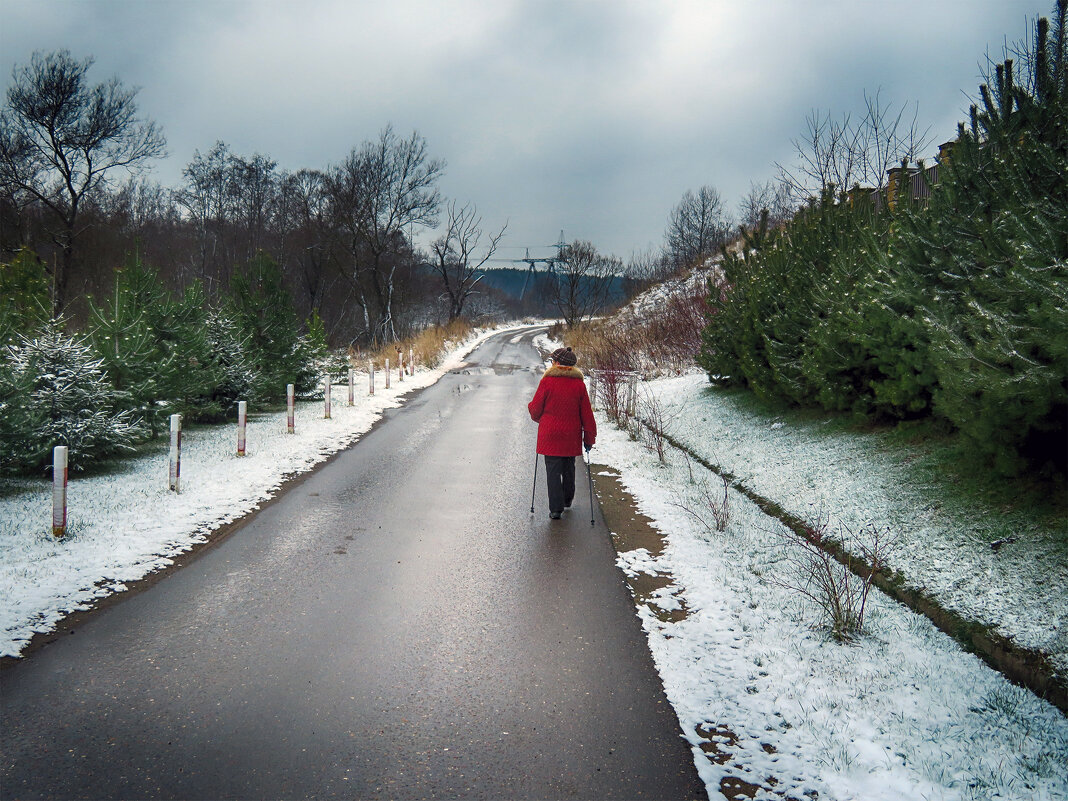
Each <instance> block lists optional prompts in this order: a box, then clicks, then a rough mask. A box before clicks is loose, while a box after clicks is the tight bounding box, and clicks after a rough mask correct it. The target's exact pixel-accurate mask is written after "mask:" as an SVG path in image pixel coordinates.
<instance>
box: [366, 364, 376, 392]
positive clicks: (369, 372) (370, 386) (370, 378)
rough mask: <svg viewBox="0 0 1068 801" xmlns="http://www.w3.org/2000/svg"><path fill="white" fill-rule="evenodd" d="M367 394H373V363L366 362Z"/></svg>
mask: <svg viewBox="0 0 1068 801" xmlns="http://www.w3.org/2000/svg"><path fill="white" fill-rule="evenodd" d="M367 394H368V395H374V394H375V363H374V362H367Z"/></svg>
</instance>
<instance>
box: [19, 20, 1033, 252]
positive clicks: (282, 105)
mask: <svg viewBox="0 0 1068 801" xmlns="http://www.w3.org/2000/svg"><path fill="white" fill-rule="evenodd" d="M1052 7H1053V3H1052V0H1050V2H1041V1H1040V0H1036V1H1035V2H1020V1H1019V0H900V1H896V0H877V1H876V0H703V1H697V0H694V1H690V0H657V1H655V2H654V0H644V1H639V0H605V1H604V2H601V1H600V0H588V1H582V0H571V1H570V2H557V1H555V0H466V1H465V2H451V1H447V0H374V2H363V0H359V1H357V0H299V1H290V0H286V1H285V2H265V1H264V0H257V1H256V2H249V1H246V0H64V1H63V2H56V1H55V0H0V11H2V16H0V59H2V62H0V81H2V88H3V89H4V91H5V92H6V89H7V86H8V85H9V84H10V81H11V70H12V68H13V67H14V66H15V65H16V64H19V65H21V64H25V63H27V62H28V61H29V57H30V55H31V54H32V53H33V51H35V50H43V51H50V50H57V49H61V48H66V49H68V50H70V51H71V53H72V54H73V55H74V57H75V58H84V57H86V56H93V57H95V59H96V64H95V66H94V67H93V69H92V71H91V72H90V73H89V77H90V79H91V80H92V81H93V82H94V83H95V82H99V81H103V80H106V79H108V78H111V77H113V76H117V77H118V78H119V79H120V80H122V81H123V82H124V83H126V84H127V85H132V86H137V87H140V88H141V91H140V94H139V95H138V101H139V104H140V107H141V110H142V112H143V113H144V114H145V115H147V116H149V117H151V118H152V119H154V120H155V121H156V122H157V123H159V124H160V126H161V127H162V128H163V131H164V133H165V135H166V137H167V140H168V150H169V156H168V158H167V159H165V160H163V161H161V162H159V163H158V164H157V167H156V169H155V172H154V177H155V179H156V180H159V181H160V182H161V183H163V184H164V185H167V186H177V185H178V184H179V183H180V181H181V171H182V168H183V167H184V166H185V165H186V164H187V163H188V162H189V161H190V159H191V158H192V156H193V153H194V151H195V150H197V149H199V150H200V151H201V152H206V151H207V150H208V149H210V148H211V146H212V145H213V144H214V143H215V142H216V141H217V140H222V141H224V142H226V143H227V144H228V145H229V146H230V148H231V150H232V151H233V152H235V153H238V154H240V155H244V156H251V155H252V154H253V153H257V152H258V153H263V154H265V155H268V156H270V157H271V158H273V159H275V160H276V161H277V162H278V165H279V167H280V168H282V169H287V170H297V169H300V168H302V167H309V168H319V169H323V168H327V167H329V166H330V165H332V164H336V163H338V162H340V161H341V160H342V159H344V158H345V156H347V155H348V153H349V152H350V151H351V150H352V148H353V147H355V146H358V145H360V144H361V143H362V142H364V141H366V140H368V139H373V138H375V137H376V136H377V135H378V133H379V131H381V129H382V128H383V127H384V126H385V125H387V124H389V123H392V124H393V126H394V127H395V129H396V130H397V132H398V133H399V134H401V135H402V136H407V135H408V134H409V133H410V132H411V131H412V130H417V131H419V132H420V133H421V134H422V135H423V136H424V137H425V138H426V140H427V142H428V145H429V150H430V152H431V154H432V155H433V156H434V157H436V158H441V159H444V160H445V161H446V162H447V163H448V168H447V171H446V174H445V177H444V178H443V180H442V181H441V184H440V189H441V190H442V192H443V194H444V195H445V196H447V197H449V198H455V199H457V200H460V201H461V202H468V201H469V202H473V203H475V204H476V205H477V206H478V209H479V212H480V213H481V214H482V217H483V221H484V224H485V226H486V227H487V228H499V227H500V226H501V225H503V224H504V222H505V221H507V222H508V233H507V235H506V237H505V241H504V243H503V244H504V245H506V246H507V247H508V248H509V249H508V250H504V251H502V253H503V254H504V255H507V256H520V255H522V248H524V247H525V246H531V247H536V246H546V245H549V244H550V243H553V242H555V241H556V239H557V237H558V236H559V234H560V231H561V229H562V230H563V231H564V236H565V238H566V239H567V240H568V241H571V240H574V239H588V240H590V241H592V242H593V243H594V244H595V245H596V246H597V248H598V249H599V250H601V251H603V252H608V253H614V254H615V255H617V256H620V257H621V258H623V259H624V260H626V259H627V258H629V257H630V256H631V254H632V253H634V252H638V251H644V250H646V249H648V248H651V247H656V246H659V245H660V244H661V243H662V241H663V234H664V228H665V226H666V223H667V218H668V214H669V212H670V211H671V208H672V207H673V206H674V205H675V204H677V203H678V201H679V199H680V197H681V196H682V194H683V193H684V192H685V191H686V190H687V189H697V188H698V187H700V186H702V185H705V184H708V185H711V186H714V187H715V188H716V189H718V190H719V192H720V194H721V195H722V196H723V199H724V200H725V201H726V203H727V205H728V207H729V209H730V210H731V211H732V212H733V211H735V210H736V209H737V206H738V203H739V201H740V200H741V198H742V196H743V195H744V194H745V193H746V192H747V191H748V190H749V187H750V183H751V182H763V181H766V180H768V179H771V178H774V177H775V173H776V170H775V163H776V162H783V163H790V162H792V161H793V146H792V145H791V140H792V139H796V138H798V137H799V136H800V135H801V134H802V133H803V131H804V127H805V117H806V115H808V114H809V113H810V112H811V111H812V110H813V109H823V110H828V111H831V112H833V113H834V114H835V115H836V116H838V115H840V114H842V113H845V112H850V111H853V112H856V111H857V110H858V109H859V108H862V107H863V93H864V91H865V90H867V91H868V92H869V93H873V92H875V91H876V90H881V93H882V94H881V96H882V99H883V100H884V101H886V102H887V103H889V104H892V105H894V106H895V107H896V106H899V105H900V104H902V103H905V102H908V103H910V104H918V121H919V124H920V126H921V127H922V128H927V127H928V126H929V127H930V138H931V147H930V148H929V154H931V155H933V153H934V152H935V149H936V146H937V144H938V143H939V142H942V141H945V140H946V139H950V138H952V137H953V136H954V134H955V131H956V123H957V121H958V120H961V119H964V117H965V116H966V111H967V107H968V105H969V103H970V98H973V97H975V96H976V95H977V88H978V83H979V77H980V66H981V65H982V64H985V63H986V54H987V53H988V52H989V53H990V55H991V56H992V57H994V58H997V59H1000V58H1001V56H1002V48H1003V45H1004V44H1005V43H1006V41H1008V42H1010V43H1012V42H1016V41H1019V40H1022V39H1023V38H1025V36H1027V35H1028V30H1029V24H1030V23H1031V22H1033V20H1034V19H1035V18H1036V17H1037V16H1038V15H1040V14H1045V15H1049V14H1050V12H1051V9H1052ZM910 108H912V107H911V106H910ZM420 239H422V240H423V241H427V238H426V237H420ZM548 252H549V250H548V249H546V248H544V247H538V248H537V249H536V250H532V254H534V253H536V254H539V255H540V254H544V253H548Z"/></svg>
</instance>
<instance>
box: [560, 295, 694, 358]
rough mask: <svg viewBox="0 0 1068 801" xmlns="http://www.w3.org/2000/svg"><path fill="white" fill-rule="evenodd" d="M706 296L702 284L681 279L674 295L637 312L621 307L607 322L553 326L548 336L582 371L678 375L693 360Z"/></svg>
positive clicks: (596, 321) (597, 321) (598, 321)
mask: <svg viewBox="0 0 1068 801" xmlns="http://www.w3.org/2000/svg"><path fill="white" fill-rule="evenodd" d="M707 299H708V286H707V283H705V282H700V281H698V282H691V283H689V284H685V283H684V284H683V285H682V291H681V292H680V293H679V294H674V295H669V296H667V297H665V298H663V299H662V300H661V301H660V302H658V303H657V304H656V305H655V306H654V307H653V308H651V309H650V308H646V310H645V311H644V312H643V313H642V315H641V316H638V315H636V314H634V313H633V312H632V311H630V310H627V309H624V310H623V312H621V313H620V314H618V315H616V316H615V317H613V318H610V319H608V320H595V321H592V322H588V323H582V324H581V325H577V326H575V327H574V328H571V329H566V328H564V326H563V325H561V324H558V325H555V326H553V327H552V328H551V329H550V330H549V334H550V336H552V337H553V338H555V339H558V340H561V341H563V342H565V343H566V344H567V345H569V346H570V347H571V348H572V349H574V351H575V352H576V353H577V354H578V356H579V367H582V368H585V369H593V370H616V371H623V372H638V373H641V374H642V375H643V376H645V377H647V378H648V377H652V376H655V375H665V374H676V375H677V374H680V373H682V372H683V371H685V370H687V369H689V368H690V367H692V366H693V365H694V363H695V359H696V356H697V352H698V350H699V349H700V347H701V330H702V329H703V328H704V326H705V323H706V315H707V313H708V303H707Z"/></svg>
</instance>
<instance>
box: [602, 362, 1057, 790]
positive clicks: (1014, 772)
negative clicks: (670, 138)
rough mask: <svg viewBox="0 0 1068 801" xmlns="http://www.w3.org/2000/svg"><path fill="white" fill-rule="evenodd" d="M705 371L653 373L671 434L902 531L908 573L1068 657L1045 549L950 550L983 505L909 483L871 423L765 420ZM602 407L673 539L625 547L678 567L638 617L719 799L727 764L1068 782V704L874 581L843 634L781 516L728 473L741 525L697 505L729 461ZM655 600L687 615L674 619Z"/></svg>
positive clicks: (843, 512) (880, 786) (660, 566)
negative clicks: (858, 631) (825, 625)
mask: <svg viewBox="0 0 1068 801" xmlns="http://www.w3.org/2000/svg"><path fill="white" fill-rule="evenodd" d="M707 386H708V385H707V379H706V378H705V377H704V376H703V375H702V374H694V375H688V376H683V377H680V378H674V379H662V380H658V381H651V382H647V383H645V384H643V385H642V390H643V392H652V393H654V394H655V396H656V397H658V398H660V399H661V403H662V406H663V409H664V411H665V418H666V419H667V420H668V421H669V424H668V428H669V430H670V431H671V433H672V435H673V436H674V437H676V438H677V439H678V440H680V441H682V442H685V443H686V445H687V447H690V448H691V449H692V450H693V451H694V452H695V453H699V454H701V455H702V456H703V457H704V458H706V459H707V460H708V461H709V462H711V463H714V464H718V465H720V466H722V467H723V468H725V469H727V470H729V471H731V472H732V473H734V474H735V475H737V476H740V477H742V478H743V480H744V482H745V484H746V485H747V486H749V487H750V488H751V489H754V490H756V491H757V492H758V493H760V494H761V495H763V496H764V497H767V498H770V499H773V500H775V501H777V502H779V503H780V504H781V505H782V506H783V507H785V508H786V509H788V510H790V511H793V512H795V513H797V514H799V515H801V516H802V517H805V518H807V519H812V518H813V517H814V515H815V514H816V513H818V512H822V513H823V514H824V515H825V516H827V517H829V518H830V519H831V520H832V521H843V522H845V523H847V524H849V525H852V526H857V525H861V524H863V523H867V522H871V523H874V524H875V525H877V526H879V527H884V526H890V527H891V530H893V531H896V532H901V533H902V536H903V540H904V541H903V543H901V544H902V545H903V546H904V547H902V548H899V550H898V558H899V559H907V560H908V564H907V567H908V569H909V571H911V572H910V573H909V575H910V576H912V575H916V576H918V577H919V580H920V581H921V582H922V583H923V585H924V586H925V587H928V588H931V589H934V590H936V594H938V595H939V597H940V598H946V599H949V600H950V601H952V603H953V604H954V605H956V607H957V608H959V609H961V610H964V611H966V612H968V613H970V614H973V615H976V616H979V617H980V619H988V620H989V619H993V620H996V621H998V622H999V623H1001V624H1002V628H1003V630H1005V631H1006V632H1008V633H1011V635H1012V636H1014V637H1015V638H1017V639H1019V640H1020V641H1022V642H1024V643H1025V644H1027V645H1029V646H1031V647H1040V648H1060V650H1059V651H1058V653H1060V654H1061V655H1062V656H1063V647H1062V646H1063V643H1064V639H1063V638H1064V621H1065V618H1064V610H1065V606H1066V598H1065V595H1066V589H1065V587H1066V586H1068V585H1066V583H1065V582H1064V581H1063V580H1060V581H1059V580H1050V581H1048V582H1043V581H1035V580H1034V578H1035V577H1034V573H1033V571H1034V570H1036V569H1040V568H1041V567H1042V564H1041V563H1038V564H1035V565H1031V566H1030V567H1028V566H1026V565H1025V564H1022V563H1021V560H1019V559H1017V558H1015V557H1010V558H1011V563H1010V564H1008V565H1006V564H1001V563H999V562H998V560H997V559H990V560H989V562H988V563H984V564H981V565H978V567H977V569H974V570H971V569H968V566H963V567H957V566H956V565H954V564H950V562H952V559H951V558H950V556H949V554H951V553H952V552H953V548H952V542H953V540H954V539H955V538H957V537H970V536H976V535H975V533H974V528H975V527H976V526H979V525H981V521H970V522H969V521H962V520H959V519H954V518H952V517H949V516H948V515H942V514H941V513H940V512H939V510H938V509H936V508H931V506H930V503H929V502H928V503H924V502H923V501H924V498H923V492H922V488H920V487H911V486H908V485H907V484H905V483H904V481H903V480H902V472H901V471H900V469H899V466H896V465H894V464H893V463H892V462H891V460H890V459H889V457H882V456H880V455H879V454H878V453H873V452H872V448H871V447H870V445H868V446H867V447H866V443H865V441H864V440H863V439H862V438H859V437H857V438H853V437H849V436H834V437H830V438H828V437H825V436H824V437H821V436H818V435H817V432H814V431H806V430H793V429H791V428H790V427H789V426H786V425H783V424H782V423H781V422H777V423H770V424H769V421H767V420H765V419H761V418H758V417H756V416H747V415H745V414H743V413H741V412H739V411H738V410H737V409H736V408H735V407H734V406H733V405H732V404H731V403H730V401H729V399H725V398H724V397H723V396H721V395H717V394H715V393H710V392H707V391H706V390H707ZM599 414H600V413H599ZM599 422H600V425H599V427H600V429H601V435H600V437H599V439H598V444H597V448H596V449H595V451H594V454H595V457H596V461H597V462H599V463H606V464H609V465H611V466H613V467H614V468H616V469H617V470H619V471H620V472H621V481H622V483H623V485H624V486H625V487H626V488H627V490H628V491H629V492H630V493H631V494H632V495H633V496H634V497H635V498H636V499H637V503H638V506H639V509H640V510H641V512H642V513H644V514H645V515H647V516H649V517H650V518H652V520H653V521H654V525H655V527H656V528H658V529H659V530H660V531H661V532H662V534H663V535H664V537H665V540H666V546H665V548H664V551H663V553H661V554H660V555H659V556H653V555H652V554H650V553H649V552H648V551H646V550H644V549H641V550H639V551H637V552H629V553H624V554H621V555H620V558H619V564H620V566H621V568H623V569H624V570H625V571H628V572H630V573H632V574H633V573H634V572H647V573H655V574H662V575H669V576H671V577H672V578H673V583H672V585H671V586H670V587H669V588H667V589H665V590H661V591H659V592H658V593H656V594H655V596H654V600H652V601H646V602H645V603H640V604H639V616H640V617H641V619H642V622H643V624H644V626H645V629H646V632H647V634H648V637H649V643H650V648H651V650H652V653H653V656H654V659H655V660H656V664H657V667H658V669H659V670H660V673H661V676H662V678H663V680H664V685H665V689H666V691H667V694H668V697H669V698H670V699H671V702H672V704H673V705H674V706H675V709H676V711H677V713H678V715H679V719H680V722H681V724H682V728H683V730H684V734H685V736H686V737H687V738H688V739H689V740H690V742H691V744H692V745H693V746H694V754H695V761H696V763H697V765H698V770H699V772H700V773H701V776H702V778H703V779H704V780H705V782H706V784H707V787H708V790H709V795H710V797H711V798H714V799H715V798H722V797H723V796H722V795H721V794H720V788H721V786H724V787H726V786H729V780H730V777H734V778H737V779H742V780H744V781H746V782H748V783H749V784H750V785H754V786H757V787H761V788H763V789H761V790H760V791H758V792H757V796H756V797H757V798H783V797H786V798H796V799H803V798H810V797H815V796H813V795H811V793H812V791H815V792H816V793H818V797H819V799H821V801H824V800H825V799H837V801H846V800H847V799H858V800H859V799H863V800H864V801H879V799H887V801H890V800H891V799H894V800H895V801H896V800H897V799H1020V800H1021V801H1023V800H1024V799H1029V800H1030V799H1064V798H1068V770H1065V765H1066V764H1068V721H1066V719H1065V717H1064V716H1063V715H1062V714H1061V713H1060V712H1059V711H1058V710H1057V709H1056V708H1054V707H1053V706H1051V705H1050V704H1048V703H1046V702H1045V701H1042V700H1040V699H1039V698H1037V697H1036V696H1035V695H1034V694H1033V693H1031V692H1029V691H1027V690H1024V689H1020V688H1018V687H1016V686H1014V685H1012V684H1011V683H1010V682H1008V681H1007V680H1006V679H1005V678H1004V677H1003V676H1002V675H1001V674H999V673H997V672H995V671H993V670H991V669H990V668H988V667H987V666H986V665H985V664H984V663H983V662H981V661H980V660H979V659H978V658H976V657H975V656H973V655H971V654H968V653H965V652H964V651H962V650H961V648H960V647H959V646H958V645H957V644H956V642H955V641H953V640H952V639H951V638H949V637H948V636H946V635H944V634H943V633H941V632H940V631H938V630H937V629H936V628H935V627H934V626H933V625H932V624H931V623H930V622H929V621H928V620H927V619H926V618H924V617H922V616H921V615H917V614H915V613H913V612H911V611H909V610H908V609H907V608H905V607H903V606H902V605H900V604H898V603H896V602H893V601H891V600H889V599H888V598H887V597H885V596H883V595H882V594H880V593H878V592H877V591H873V592H872V597H871V598H870V600H869V602H868V612H867V618H866V629H867V633H866V635H865V636H863V637H862V638H861V639H859V641H857V642H856V643H854V644H850V645H842V644H838V643H836V642H834V641H832V640H830V639H828V638H827V637H826V636H825V635H824V634H822V633H821V632H820V631H819V630H818V628H814V626H813V623H814V622H815V621H816V620H817V618H818V615H817V613H816V611H815V610H814V609H813V607H812V605H811V604H809V603H807V602H806V601H805V600H804V599H803V598H802V597H801V596H800V595H799V594H798V593H797V592H795V591H791V590H788V589H785V588H784V587H783V585H784V584H790V583H793V575H792V573H791V571H792V570H794V569H795V568H794V566H793V565H792V563H791V562H790V561H789V560H786V559H784V558H783V546H784V542H785V539H784V537H783V536H782V535H781V533H780V532H781V531H783V529H782V526H781V524H780V523H779V522H778V521H777V520H775V519H773V518H770V517H768V516H767V515H765V514H764V513H762V512H761V511H760V510H759V509H758V508H757V507H756V506H755V505H754V504H753V503H751V502H750V501H749V500H748V499H747V498H745V497H744V496H743V495H741V494H739V493H737V492H734V491H733V490H732V491H731V492H730V494H729V508H730V522H729V524H728V526H727V529H726V530H725V531H723V532H715V533H712V532H710V530H709V528H708V527H706V526H704V525H703V524H702V523H701V522H699V521H698V520H697V519H696V518H695V517H694V516H693V514H691V513H690V512H688V511H686V509H687V507H688V508H689V509H696V508H698V507H699V506H700V503H701V500H700V498H701V496H702V492H701V486H702V484H703V483H705V482H710V486H713V487H715V488H716V491H718V492H722V483H720V482H718V479H717V478H716V477H715V476H713V475H711V474H710V473H709V472H708V471H706V470H704V469H703V468H702V467H701V466H700V465H699V464H697V463H695V462H694V461H693V460H692V459H687V458H686V457H685V456H684V455H683V454H682V453H680V452H678V451H674V450H673V449H671V448H670V447H669V448H668V454H667V457H668V458H667V464H665V465H662V464H660V463H659V461H658V459H657V457H656V456H655V455H654V454H652V453H651V452H650V451H649V450H648V449H647V447H645V446H644V445H643V444H642V443H641V442H640V441H636V440H635V439H634V438H632V437H631V436H630V435H629V434H628V433H626V432H622V431H620V430H618V429H617V428H615V427H614V425H613V424H612V423H610V422H609V421H608V420H607V419H605V418H603V417H601V418H600V421H599ZM1051 536H1053V533H1052V532H1051ZM979 550H982V549H979ZM986 550H989V548H987V549H986ZM1002 556H1004V555H1002ZM1030 558H1035V557H1034V555H1033V554H1032V555H1031V557H1030ZM1005 561H1006V562H1008V561H1009V560H1005ZM1023 561H1024V562H1026V561H1027V560H1026V559H1024V560H1023ZM974 574H978V575H974ZM1050 578H1052V577H1050ZM650 603H654V604H657V605H659V606H662V607H663V608H664V609H678V608H680V607H681V608H685V609H686V610H687V615H686V617H685V619H683V620H681V621H680V622H674V623H673V622H665V620H664V618H665V617H666V616H665V615H663V614H661V615H659V616H658V615H657V614H655V611H656V610H654V609H651V608H650V606H649V604H650ZM702 733H704V734H705V735H706V736H704V737H703V736H701V734H702ZM709 740H712V741H713V742H715V743H716V745H715V746H711V745H709V744H708V743H709ZM702 743H704V744H705V747H706V749H711V750H712V751H713V753H712V756H713V757H715V758H710V757H709V756H707V755H706V754H705V752H704V751H702V750H701V749H700V746H701V745H702ZM725 779H727V781H728V784H724V785H721V782H723V781H724V780H725ZM806 794H808V795H806ZM746 797H748V796H746Z"/></svg>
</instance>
